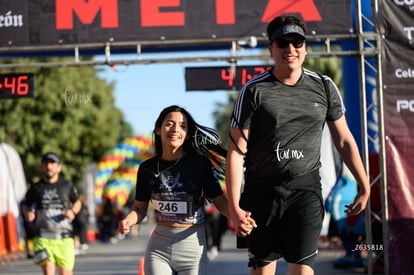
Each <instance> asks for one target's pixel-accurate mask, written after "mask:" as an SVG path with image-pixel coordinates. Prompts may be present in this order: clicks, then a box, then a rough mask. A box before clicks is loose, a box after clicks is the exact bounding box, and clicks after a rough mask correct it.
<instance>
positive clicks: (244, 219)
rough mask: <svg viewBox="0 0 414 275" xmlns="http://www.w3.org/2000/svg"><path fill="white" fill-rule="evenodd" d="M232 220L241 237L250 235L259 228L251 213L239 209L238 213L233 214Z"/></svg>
mask: <svg viewBox="0 0 414 275" xmlns="http://www.w3.org/2000/svg"><path fill="white" fill-rule="evenodd" d="M231 219H232V222H233V225H234V228H235V230H236V234H237V236H239V237H245V236H247V235H249V234H250V233H251V232H252V230H253V228H255V227H257V225H256V221H255V220H254V219H253V218H252V217H251V213H250V212H246V211H244V210H243V209H239V210H238V211H237V212H236V213H232V214H231Z"/></svg>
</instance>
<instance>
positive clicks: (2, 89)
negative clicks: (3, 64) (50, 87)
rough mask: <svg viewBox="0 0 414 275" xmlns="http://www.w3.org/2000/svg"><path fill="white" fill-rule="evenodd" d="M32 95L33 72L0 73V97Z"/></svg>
mask: <svg viewBox="0 0 414 275" xmlns="http://www.w3.org/2000/svg"><path fill="white" fill-rule="evenodd" d="M21 97H34V75H33V74H23V73H19V74H0V98H21Z"/></svg>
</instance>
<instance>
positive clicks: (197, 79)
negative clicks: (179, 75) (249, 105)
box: [185, 66, 271, 91]
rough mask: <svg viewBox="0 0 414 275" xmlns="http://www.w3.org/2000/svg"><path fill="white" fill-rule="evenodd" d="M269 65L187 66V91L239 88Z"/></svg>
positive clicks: (268, 67)
mask: <svg viewBox="0 0 414 275" xmlns="http://www.w3.org/2000/svg"><path fill="white" fill-rule="evenodd" d="M270 68H271V67H270V66H236V67H231V66H229V67H187V68H185V82H186V90H187V91H197V90H200V91H208V90H239V89H241V87H243V85H244V84H246V83H247V81H249V80H250V79H253V78H254V77H255V76H257V75H258V74H260V73H262V72H264V71H265V70H268V69H270Z"/></svg>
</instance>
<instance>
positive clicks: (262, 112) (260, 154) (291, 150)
mask: <svg viewBox="0 0 414 275" xmlns="http://www.w3.org/2000/svg"><path fill="white" fill-rule="evenodd" d="M324 79H325V80H326V83H327V84H328V87H329V100H328V98H327V93H326V91H325V86H324V84H323V81H322V80H321V78H320V76H319V75H318V74H317V73H315V72H312V71H309V70H307V69H303V73H302V76H301V79H300V80H299V81H298V83H297V84H296V85H294V86H288V85H285V84H283V83H281V82H280V81H278V80H277V79H276V78H275V77H274V75H273V74H272V71H271V70H269V71H266V72H264V73H262V74H261V75H259V76H257V77H256V78H254V79H252V80H251V81H249V82H248V83H247V84H246V85H245V86H244V87H243V88H242V90H241V92H240V94H239V97H238V99H237V101H236V103H235V106H234V110H233V116H232V120H231V127H234V128H240V129H249V134H250V136H249V139H248V145H247V153H246V159H245V165H246V171H247V172H248V173H249V172H250V173H253V174H254V175H256V176H258V177H263V178H279V179H282V180H283V179H291V178H295V177H297V176H301V175H304V174H307V173H309V172H312V171H315V170H316V169H319V167H320V144H321V137H322V129H323V126H324V124H325V121H326V120H330V121H335V120H337V119H339V118H340V117H342V116H343V115H344V113H345V108H344V105H343V102H342V98H341V95H340V93H339V90H338V88H337V87H336V85H335V84H334V82H333V81H332V79H331V78H329V77H327V76H324ZM328 105H329V111H328Z"/></svg>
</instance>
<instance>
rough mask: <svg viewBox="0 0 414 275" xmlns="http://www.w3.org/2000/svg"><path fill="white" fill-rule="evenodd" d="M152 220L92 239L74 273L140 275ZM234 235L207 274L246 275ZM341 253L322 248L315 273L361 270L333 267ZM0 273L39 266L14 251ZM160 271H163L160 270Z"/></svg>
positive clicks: (28, 273) (29, 274)
mask: <svg viewBox="0 0 414 275" xmlns="http://www.w3.org/2000/svg"><path fill="white" fill-rule="evenodd" d="M151 229H152V225H151V224H144V225H142V226H141V228H140V234H139V235H138V236H137V237H136V238H134V239H124V240H121V241H119V242H117V243H101V242H99V241H97V242H93V243H91V244H90V245H89V249H88V250H87V251H86V253H85V254H83V255H79V256H76V265H75V269H74V274H75V275H137V274H138V275H142V274H139V260H140V259H141V258H142V257H143V255H144V250H145V247H146V244H147V240H148V235H149V232H150V230H151ZM235 243H236V239H235V235H234V234H233V233H232V232H227V233H226V234H225V236H224V239H223V243H222V250H221V251H220V253H219V255H218V257H217V258H215V259H214V260H213V261H209V264H208V274H214V275H249V269H248V267H247V253H246V251H245V250H240V249H237V248H235ZM342 255H343V251H342V250H340V249H338V248H336V249H327V248H321V249H320V254H319V256H318V260H317V263H316V266H315V274H322V275H331V274H363V270H362V269H352V270H350V269H348V270H343V269H334V268H333V267H332V261H333V260H334V259H336V258H338V257H340V256H342ZM0 274H24V275H35V274H36V275H39V274H42V272H41V270H40V268H39V267H37V266H36V265H34V264H33V261H32V260H31V259H27V258H26V257H25V255H13V256H11V257H8V259H6V258H3V259H2V262H1V265H0ZM276 274H288V269H287V263H286V262H285V261H284V260H280V261H279V262H278V268H277V273H276ZM160 275H162V274H160Z"/></svg>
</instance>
